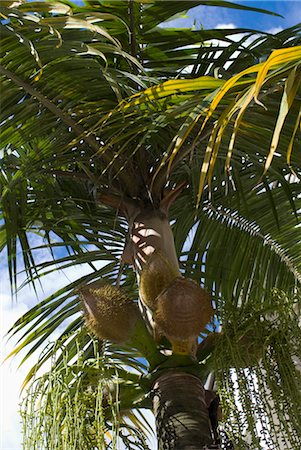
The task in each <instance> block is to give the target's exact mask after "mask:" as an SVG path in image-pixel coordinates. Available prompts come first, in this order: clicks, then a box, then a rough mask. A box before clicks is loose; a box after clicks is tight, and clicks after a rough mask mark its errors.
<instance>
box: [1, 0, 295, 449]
mask: <svg viewBox="0 0 301 450" xmlns="http://www.w3.org/2000/svg"><path fill="white" fill-rule="evenodd" d="M202 4H206V5H207V6H210V5H213V6H223V7H231V8H232V7H235V8H238V7H239V8H241V9H245V10H247V9H248V8H247V7H245V6H239V5H236V4H232V3H229V2H221V1H211V0H210V1H206V2H202V1H187V2H185V9H189V8H191V7H194V6H197V5H202ZM183 9H184V5H183V2H180V1H179V2H177V1H172V2H159V1H157V2H156V1H152V2H138V1H118V2H114V1H102V0H99V1H90V0H86V1H85V2H84V4H83V5H78V4H72V2H69V1H60V2H59V1H57V2H50V1H47V2H22V1H21V2H14V1H2V2H1V6H0V12H1V17H2V22H1V63H0V76H1V93H2V100H1V102H2V104H1V106H2V107H1V112H0V116H1V118H0V123H1V142H2V148H1V175H0V176H1V178H0V180H1V205H0V209H1V225H0V226H1V229H0V249H1V250H4V249H6V251H7V255H8V266H9V271H10V278H11V283H12V288H13V289H15V288H16V286H17V273H18V271H19V270H20V269H23V267H24V268H25V271H26V274H27V277H28V282H31V283H32V284H33V285H35V284H36V283H37V282H38V280H42V278H41V277H42V276H44V275H46V274H48V273H51V272H52V271H55V270H58V269H64V268H67V267H71V266H72V267H75V266H76V265H81V264H88V265H89V266H90V268H91V271H90V273H89V274H88V275H83V276H82V277H80V278H79V279H78V280H76V281H75V282H72V283H69V284H67V285H66V286H65V287H64V288H62V289H60V290H58V291H57V292H55V293H54V294H52V295H51V296H50V297H48V298H46V299H44V300H43V301H42V302H40V303H39V304H37V305H35V306H34V307H33V308H32V309H31V310H30V311H28V312H27V313H26V314H25V315H24V316H23V317H21V318H20V319H19V320H18V321H17V322H16V323H15V325H14V327H13V328H12V329H11V330H10V334H11V335H14V334H18V335H19V336H20V341H19V345H18V346H17V348H16V350H15V351H14V353H18V352H20V351H21V350H24V349H26V355H25V357H24V360H26V359H27V358H28V357H29V356H30V355H32V354H33V353H34V352H35V351H36V350H37V349H39V348H41V347H42V346H43V345H44V344H45V342H46V341H47V339H49V338H50V337H51V335H52V333H53V331H54V330H57V329H58V328H59V327H61V329H62V332H61V335H60V338H59V340H58V343H53V344H49V345H48V346H47V347H46V349H45V350H44V352H43V353H42V356H41V357H40V358H39V360H38V361H37V362H36V364H35V365H34V367H33V368H32V370H31V372H30V373H29V375H28V377H27V380H26V381H27V382H28V381H29V380H31V379H32V378H33V377H34V375H35V374H36V372H37V370H38V369H40V368H41V367H42V366H43V364H44V363H45V362H46V361H49V360H50V359H51V358H54V357H55V358H54V363H53V367H52V371H51V372H50V373H51V375H50V377H49V376H48V375H46V376H42V377H41V378H39V379H38V380H36V381H34V383H35V384H33V385H32V387H31V389H32V391H31V392H32V397H29V398H33V399H34V400H33V402H32V403H30V402H29V405H31V406H32V407H34V405H35V401H36V400H38V399H39V398H40V397H39V396H40V395H41V396H42V397H43V396H44V397H43V398H44V403H43V405H44V408H45V409H44V414H45V415H44V417H50V416H51V414H49V408H50V405H51V404H52V403H53V399H52V397H51V395H50V394H49V396H48V397H47V395H48V394H47V395H46V396H45V392H50V393H51V392H52V393H53V395H55V396H56V397H55V398H58V392H57V391H55V390H52V389H51V387H52V386H54V384H57V385H60V386H61V389H62V390H61V394H60V395H63V394H62V392H63V391H64V389H63V388H64V386H67V385H68V384H69V385H70V386H72V389H74V392H75V393H76V395H79V394H78V393H79V392H80V393H82V392H84V393H85V395H86V397H85V399H86V403H82V404H83V405H84V406H83V410H82V411H85V412H84V413H83V416H85V415H87V411H89V412H91V409H90V406H91V404H90V403H89V402H95V401H96V402H97V401H100V400H99V396H97V395H95V392H98V393H99V392H101V393H102V394H101V395H102V396H104V395H105V394H104V392H109V394H106V395H107V398H109V399H110V400H106V402H107V403H106V407H107V409H106V410H105V413H104V416H102V414H103V412H102V408H101V406H102V403H101V401H100V403H99V404H98V406H99V410H97V411H99V415H98V416H97V419H95V417H96V416H95V415H93V414H94V413H93V414H92V415H93V418H92V415H91V417H90V416H89V420H88V424H87V423H86V424H85V426H86V430H88V429H89V430H91V429H93V430H99V429H100V428H99V427H100V426H101V424H102V421H103V423H106V426H108V428H110V427H111V428H112V429H113V432H112V434H113V435H114V433H115V432H114V430H115V431H116V430H117V428H118V425H117V422H118V420H117V419H116V418H117V416H118V415H119V414H121V413H124V414H125V416H126V415H128V417H129V418H130V419H131V420H132V422H127V421H126V420H125V421H124V422H122V427H125V429H127V430H128V433H127V434H126V435H124V436H123V438H124V441H125V442H130V440H131V438H130V435H131V434H130V432H131V430H132V428H131V427H134V428H135V430H136V431H135V432H137V429H139V427H141V423H140V422H139V420H138V419H137V415H136V416H135V415H134V414H133V413H132V411H133V408H134V409H136V410H137V409H139V408H140V407H145V408H149V407H150V405H149V398H148V396H147V395H146V394H145V392H147V390H148V388H147V387H145V386H148V384H147V383H150V380H149V378H148V377H149V376H150V373H152V371H153V370H155V369H156V367H157V366H158V365H160V364H164V363H165V362H166V361H165V360H164V361H163V360H162V358H161V356H160V352H157V353H156V349H155V347H156V345H155V344H153V343H152V342H150V343H149V347H148V348H145V347H146V346H143V347H142V348H141V346H140V348H139V344H135V345H136V347H135V346H132V347H131V346H129V345H117V344H114V343H112V342H110V341H104V342H100V343H99V342H98V341H96V340H95V339H94V338H93V337H92V336H91V335H90V334H89V333H88V332H87V329H86V328H85V326H84V320H83V317H82V315H81V314H79V313H80V312H81V309H82V307H81V303H80V300H79V296H78V289H80V288H81V287H82V286H83V285H86V284H87V283H90V282H93V281H96V280H100V279H101V280H102V281H105V282H106V283H109V284H116V283H117V284H119V285H120V286H121V287H122V288H123V289H124V291H125V292H127V295H128V296H129V298H130V299H132V300H133V301H136V300H137V297H138V291H137V283H136V278H135V274H134V273H133V270H132V268H131V267H130V265H129V264H127V262H126V261H123V256H122V254H123V252H124V248H125V245H126V242H127V241H128V235H129V224H128V221H127V220H126V217H125V215H124V208H125V205H127V207H128V205H133V204H135V205H138V206H139V207H141V208H143V207H145V205H149V204H151V205H154V207H158V205H159V204H160V202H162V201H163V200H164V198H167V199H168V195H169V194H170V195H173V193H174V192H177V193H179V196H177V198H176V199H175V201H174V203H173V205H172V206H171V207H170V211H169V220H170V223H171V225H172V230H173V236H174V240H175V248H176V252H177V256H178V259H179V262H180V270H181V273H182V274H183V275H185V276H186V277H190V278H192V279H194V280H196V281H197V282H198V283H199V284H201V285H202V286H204V287H205V288H206V289H207V291H208V292H210V293H211V294H212V297H213V301H214V305H215V318H214V321H213V322H212V324H211V327H209V328H208V330H207V331H206V332H205V333H203V334H202V339H203V342H209V341H210V339H212V338H211V337H210V336H214V337H213V339H215V333H212V331H213V330H214V329H216V328H218V327H219V326H222V329H223V339H221V340H220V339H217V343H216V344H214V346H213V347H214V355H215V356H214V358H213V357H212V348H211V347H212V346H211V347H210V345H209V347H210V350H208V349H207V348H206V344H203V346H202V344H201V343H200V348H199V353H198V359H199V364H198V370H199V371H200V373H201V374H202V376H203V378H204V380H205V379H206V376H207V374H208V371H209V372H210V371H212V370H214V371H215V373H216V376H217V380H218V385H219V390H220V395H221V398H222V403H223V409H224V411H225V413H224V414H225V418H224V421H225V425H224V427H225V430H226V431H227V432H230V434H231V435H232V437H233V439H234V440H235V442H236V443H237V446H238V447H237V448H247V447H246V444H245V441H244V436H246V435H250V436H251V440H252V445H259V444H258V443H260V442H261V441H260V439H261V438H260V432H258V430H257V431H256V423H257V422H258V420H259V419H260V421H261V424H262V429H263V430H264V433H263V438H262V439H263V441H264V440H265V441H264V442H267V443H272V444H273V445H274V448H279V445H280V444H279V442H280V440H281V439H286V441H285V442H286V445H287V446H288V447H287V448H296V449H297V448H299V447H298V446H300V439H301V437H300V429H301V424H300V405H301V399H300V392H301V391H300V383H301V378H300V373H299V372H298V370H297V369H296V364H295V363H294V361H295V362H296V361H297V362H298V358H300V342H301V340H300V329H299V325H298V321H299V306H300V295H299V291H298V289H299V288H300V282H301V256H300V255H301V241H300V227H299V223H298V219H299V216H300V208H301V206H300V201H301V200H300V199H301V197H300V189H301V188H300V174H301V157H300V154H299V152H298V147H299V146H300V139H301V136H300V118H301V97H300V94H301V84H300V81H301V72H300V59H301V35H300V30H301V28H300V25H296V26H294V27H292V28H289V29H286V30H283V31H281V32H279V33H277V34H275V35H271V34H268V33H263V32H257V31H255V30H245V29H233V30H232V29H231V30H229V29H214V30H210V29H192V30H191V29H175V28H169V27H168V23H167V25H166V24H165V25H166V26H164V27H163V26H162V23H163V22H167V21H168V20H170V19H171V18H172V17H174V16H175V15H176V14H180V13H182V12H183ZM253 9H254V8H253ZM204 25H205V24H204ZM33 235H38V236H40V237H41V238H42V239H43V243H42V244H41V242H40V243H39V244H38V246H36V245H35V241H34V240H32V239H31V237H32V236H33ZM19 248H20V249H21V251H22V258H21V259H22V262H21V263H20V261H19V260H17V249H19ZM39 249H48V250H49V260H48V261H46V262H39V261H38V260H37V258H36V256H35V255H36V253H37V250H39ZM99 261H102V262H103V265H102V266H101V267H99V265H98V264H97V263H98V262H99ZM66 320H67V322H66ZM140 332H141V333H142V334H141V336H144V337H143V339H142V340H144V342H146V343H147V342H148V337H147V331H146V330H144V329H143V330H142V331H140ZM143 333H144V334H143ZM206 336H207V339H208V340H206V339H205V338H206ZM200 340H201V339H200ZM153 345H154V347H153ZM152 352H154V354H155V355H156V356H155V357H154V361H153V360H152V356H151V355H153V353H152ZM257 352H259V357H258V358H255V361H254V360H250V359H248V355H249V354H250V355H254V354H255V355H257V354H258V353H257ZM101 358H103V359H102V361H103V364H101V371H102V372H101V373H102V376H101V377H100V376H99V375H97V373H99V370H100V365H99V364H100V363H99V360H100V359H101ZM145 358H146V359H145ZM148 358H149V359H148ZM160 358H161V359H160ZM294 358H295V359H294ZM296 358H297V359H296ZM147 359H148V363H147ZM163 359H164V358H163ZM257 359H259V360H260V362H258V360H257ZM177 364H179V361H177ZM129 367H132V368H133V369H135V371H134V372H133V371H129V370H128V368H129ZM235 370H236V372H235V373H236V378H237V382H236V381H235V376H234V377H233V372H234V371H235ZM137 372H138V373H140V374H143V377H142V378H141V377H140V375H137ZM114 374H115V375H116V376H115V381H116V380H117V382H115V386H114V389H113V388H112V386H111V385H110V382H109V381H108V380H109V379H110V378H114ZM51 377H52V378H51ZM95 379H96V381H95ZM51 380H53V384H52V381H51ZM54 380H56V381H54ZM57 380H63V381H62V383H60V382H57ZM141 380H142V381H141ZM36 383H37V384H36ZM64 383H65V384H64ZM143 383H145V384H143ZM37 385H38V386H39V388H38V389H36V386H37ZM119 385H120V404H119V406H118V408H119V409H118V408H117V410H116V402H115V403H114V401H113V399H114V396H117V397H118V395H119V394H118V392H119V387H118V388H116V386H119ZM33 386H34V387H33ZM47 386H48V391H47V389H46V387H47ZM87 386H88V387H89V388H90V391H89V389H87ZM91 386H92V387H93V388H92V394H91ZM237 392H238V394H237ZM267 393H268V395H269V396H270V399H271V400H269V399H267V398H265V395H267ZM90 394H91V395H90ZM68 395H69V394H68ZM236 395H238V398H239V403H240V404H241V405H242V408H243V411H244V412H242V411H241V410H240V409H239V408H237V404H236V407H234V406H235V396H236ZM62 398H63V397H62ZM97 398H98V400H97ZM27 405H28V404H27ZM58 405H59V402H58ZM108 405H109V406H108ZM69 407H70V408H74V405H73V406H72V396H71V397H70V405H69ZM60 408H62V405H60ZM67 410H68V409H67V407H66V411H65V412H64V413H63V412H61V415H60V418H59V420H58V422H59V426H61V427H62V429H64V423H65V424H66V423H67V422H66V417H67V416H68V412H67ZM94 411H95V408H94ZM129 411H130V412H129ZM47 415H48V416H47ZM96 415H97V414H96ZM83 416H81V415H80V414H79V416H78V417H79V418H80V417H83ZM60 420H61V422H60ZM79 420H80V419H79ZM64 421H65V422H64ZM95 421H96V422H95ZM109 422H110V424H111V425H110V426H109V425H108V423H109ZM72 423H73V425H72V426H71V428H70V430H72V429H74V428H76V427H77V426H78V423H79V422H78V423H77V425H76V421H74V422H72ZM97 424H98V425H97ZM42 426H45V423H43V424H42V423H41V427H42ZM65 426H66V428H65V429H67V430H69V428H68V426H69V425H68V426H67V425H65ZM52 427H53V423H52V422H49V430H50V431H49V433H48V435H49V436H51V433H53V428H52ZM114 427H115V428H114ZM137 427H138V428H137ZM46 428H47V427H46ZM70 433H71V431H70ZM93 433H94V432H93ZM93 433H88V432H86V434H85V433H84V436H85V437H84V438H83V437H82V439H86V441H76V437H74V441H73V442H77V443H80V445H82V447H81V448H87V449H89V450H90V449H91V448H92V447H91V446H94V447H95V448H102V447H101V445H105V444H104V442H101V439H103V437H101V436H100V435H97V432H95V434H93ZM137 433H138V432H137ZM115 434H116V433H115ZM117 434H118V433H117ZM121 434H122V433H121ZM65 436H66V441H64V442H63V443H59V444H58V446H57V447H54V446H53V447H49V445H50V444H49V443H48V444H47V445H48V446H47V445H46V447H47V448H51V449H52V448H53V449H54V448H57V449H63V448H67V447H64V445H68V442H70V434H69V431H66V434H65ZM27 438H28V442H29V444H28V445H29V447H28V448H30V442H34V441H30V439H33V440H34V439H38V437H37V436H34V435H32V436H29V435H28V436H27ZM72 439H73V438H72ZM97 439H100V440H99V441H97ZM32 445H33V444H32ZM35 445H36V444H35ZM97 445H98V447H97ZM128 445H129V446H130V447H129V448H132V447H131V445H134V444H131V443H128ZM136 445H137V446H138V448H139V446H140V448H143V446H145V445H146V444H145V442H144V438H143V435H142V434H141V433H139V435H138V438H137V442H136ZM289 446H291V447H289ZM94 447H93V448H94ZM133 448H134V447H133Z"/></svg>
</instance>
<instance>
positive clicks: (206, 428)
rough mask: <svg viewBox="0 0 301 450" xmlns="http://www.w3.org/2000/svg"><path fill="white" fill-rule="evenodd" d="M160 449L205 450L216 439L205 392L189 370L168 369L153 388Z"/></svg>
mask: <svg viewBox="0 0 301 450" xmlns="http://www.w3.org/2000/svg"><path fill="white" fill-rule="evenodd" d="M152 398H153V412H154V414H155V418H156V427H157V439H158V450H202V449H203V448H206V447H205V446H206V445H207V444H210V443H211V442H212V438H211V431H210V425H209V417H208V410H207V406H206V402H205V391H204V387H203V386H202V383H201V381H200V380H199V379H198V378H197V377H195V376H193V375H191V374H188V373H185V372H180V371H167V372H165V373H164V374H162V375H161V376H160V377H159V378H158V379H157V380H156V382H155V385H154V387H153V389H152Z"/></svg>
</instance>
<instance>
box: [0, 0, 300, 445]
mask: <svg viewBox="0 0 301 450" xmlns="http://www.w3.org/2000/svg"><path fill="white" fill-rule="evenodd" d="M237 3H239V2H237ZM240 3H241V4H243V5H246V6H254V7H257V8H263V9H269V10H271V11H274V12H276V13H279V14H281V15H283V16H284V18H280V17H279V18H278V17H274V16H268V15H263V14H258V13H253V12H248V11H235V10H233V9H228V8H215V7H209V6H199V7H196V8H193V9H192V10H190V11H189V12H188V13H187V15H186V18H183V19H177V20H176V21H174V22H173V24H174V25H176V26H183V27H187V26H192V25H193V23H194V22H195V23H196V26H197V27H200V26H202V27H204V28H215V27H217V26H226V27H228V28H230V27H232V28H233V27H241V28H253V29H257V30H261V31H269V32H274V31H280V29H283V28H286V27H290V26H293V25H296V24H297V23H300V22H301V0H295V1H283V0H279V1H254V0H253V1H241V2H240ZM44 257H45V255H44ZM41 258H42V259H43V255H41ZM4 259H5V257H4V255H3V260H2V261H3V262H2V263H1V264H0V273H1V284H0V296H1V299H0V306H1V308H0V330H1V334H0V339H1V337H2V334H3V333H4V332H5V331H6V330H7V329H8V328H9V326H10V325H12V323H13V322H14V321H15V320H17V318H18V317H19V316H20V315H21V314H23V313H25V312H26V310H27V309H28V308H29V307H30V306H32V305H33V304H34V303H36V301H37V299H36V297H35V295H34V293H33V291H32V290H31V291H30V290H29V289H28V288H27V289H25V290H23V291H21V292H20V294H19V297H18V304H17V305H12V303H11V299H10V297H9V283H8V277H7V270H6V269H5V261H4ZM84 270H85V271H86V270H87V269H82V270H81V269H80V268H79V267H77V268H76V269H73V271H72V270H71V269H70V270H69V272H68V273H66V274H65V276H68V277H69V278H70V279H75V278H76V277H78V276H80V275H82V274H83V271H84ZM57 277H59V278H60V280H58V278H57ZM46 278H47V277H46ZM64 282H65V279H64V275H59V276H58V275H57V274H54V275H52V276H50V277H48V278H47V279H45V280H43V288H44V293H40V300H41V299H42V298H43V297H44V296H46V295H49V294H50V293H51V290H53V288H58V287H59V284H64ZM1 346H2V349H0V350H3V342H2V343H1ZM4 346H5V347H4V348H5V350H4V351H3V353H2V354H1V357H0V359H1V361H0V450H21V433H20V426H19V425H18V422H19V419H18V415H17V410H18V392H19V388H20V385H21V382H22V379H24V376H25V374H26V370H27V368H24V369H22V370H17V361H12V362H10V363H9V364H7V363H6V364H4V365H2V366H1V362H2V360H3V357H4V356H5V354H7V353H8V351H9V350H10V349H11V345H7V344H6V343H5V341H4Z"/></svg>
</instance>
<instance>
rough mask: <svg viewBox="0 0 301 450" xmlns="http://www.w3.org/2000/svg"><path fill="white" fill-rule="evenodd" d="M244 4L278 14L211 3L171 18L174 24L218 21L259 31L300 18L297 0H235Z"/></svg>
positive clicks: (285, 25) (207, 24) (300, 2)
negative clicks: (179, 16)
mask: <svg viewBox="0 0 301 450" xmlns="http://www.w3.org/2000/svg"><path fill="white" fill-rule="evenodd" d="M233 3H238V4H241V5H244V6H250V7H255V8H261V9H266V10H269V11H273V12H275V13H277V14H281V15H282V16H283V18H282V17H275V16H271V15H266V14H260V13H257V12H251V11H241V10H234V9H229V8H218V7H213V6H197V7H195V8H193V9H191V10H190V11H188V13H187V15H186V18H185V19H184V18H183V19H177V20H175V21H173V24H174V25H175V26H183V27H185V26H188V27H189V26H191V25H193V23H194V22H196V27H197V28H198V27H199V26H202V27H203V28H215V27H217V26H218V25H221V24H230V23H231V24H233V25H234V26H235V27H241V28H252V29H256V30H260V31H269V30H272V29H274V28H279V27H281V28H288V27H291V26H293V25H296V24H297V23H300V22H301V0H292V1H283V0H279V1H261V0H259V1H256V0H252V1H237V2H233Z"/></svg>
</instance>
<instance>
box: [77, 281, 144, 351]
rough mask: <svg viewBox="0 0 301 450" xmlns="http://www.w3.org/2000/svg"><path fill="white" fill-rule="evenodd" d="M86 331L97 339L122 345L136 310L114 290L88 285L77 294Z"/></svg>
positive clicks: (123, 296) (114, 288)
mask: <svg viewBox="0 0 301 450" xmlns="http://www.w3.org/2000/svg"><path fill="white" fill-rule="evenodd" d="M79 295H80V298H81V300H82V303H83V307H84V313H85V319H86V323H87V325H88V327H89V328H90V329H91V330H92V331H93V333H94V334H95V335H96V336H97V337H98V338H100V339H108V340H110V341H113V342H118V343H121V342H125V341H127V340H128V339H129V337H130V335H131V333H132V332H133V329H134V327H135V324H136V322H137V320H138V318H139V309H138V307H137V306H136V305H135V303H134V302H133V301H132V300H130V299H129V298H128V297H127V295H126V294H124V293H123V292H122V291H121V290H120V289H118V288H117V287H115V286H110V285H108V284H106V285H103V284H101V283H99V282H96V283H91V284H90V285H87V286H85V287H83V288H81V289H80V290H79Z"/></svg>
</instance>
